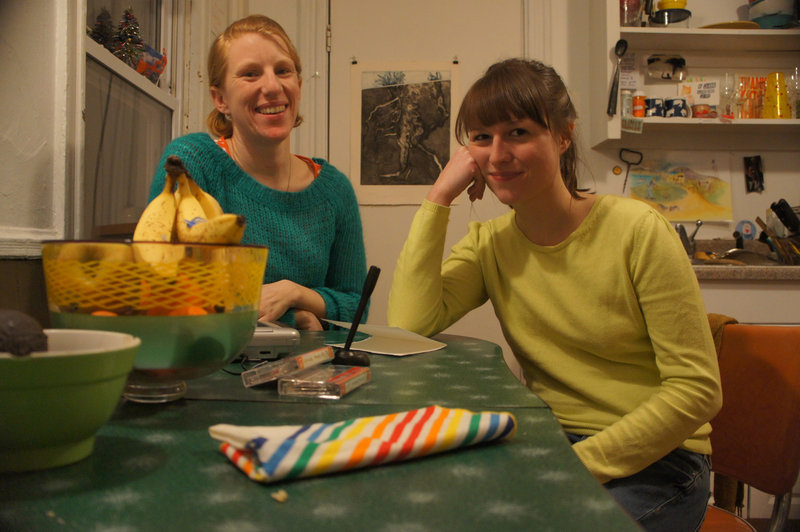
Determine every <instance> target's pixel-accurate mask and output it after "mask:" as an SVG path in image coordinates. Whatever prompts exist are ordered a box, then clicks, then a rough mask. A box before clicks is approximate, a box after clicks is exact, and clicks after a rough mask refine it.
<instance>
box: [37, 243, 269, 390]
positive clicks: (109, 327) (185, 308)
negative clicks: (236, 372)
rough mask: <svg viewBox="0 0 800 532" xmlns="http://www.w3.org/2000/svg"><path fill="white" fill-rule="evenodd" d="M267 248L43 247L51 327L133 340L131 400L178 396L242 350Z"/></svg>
mask: <svg viewBox="0 0 800 532" xmlns="http://www.w3.org/2000/svg"><path fill="white" fill-rule="evenodd" d="M266 262H267V248H265V247H263V246H248V245H233V244H188V243H169V242H129V241H126V242H110V241H105V242H102V241H46V242H43V244H42V265H43V268H44V277H45V286H46V290H47V301H48V307H49V311H50V320H51V324H52V325H53V327H56V328H68V329H95V330H106V331H118V332H124V333H128V334H132V335H134V336H137V337H139V338H141V340H142V346H141V349H140V350H139V354H138V355H137V357H136V361H135V363H134V365H133V370H132V371H131V374H130V376H129V378H128V382H127V384H126V386H125V391H124V394H123V395H124V396H125V397H126V398H127V399H129V400H132V401H137V402H144V403H162V402H168V401H173V400H176V399H179V398H181V397H183V395H184V394H185V393H186V382H185V381H186V380H190V379H195V378H198V377H202V376H204V375H207V374H209V373H212V372H214V371H216V370H218V369H220V368H221V367H223V366H225V365H226V364H227V363H229V362H230V361H231V360H232V359H233V358H234V357H235V356H237V355H238V354H239V353H241V352H242V350H243V349H244V347H245V346H246V345H247V343H248V341H249V340H250V338H251V337H252V335H253V331H254V330H255V326H256V321H257V313H258V303H259V298H260V295H261V284H262V280H263V276H264V268H265V267H266Z"/></svg>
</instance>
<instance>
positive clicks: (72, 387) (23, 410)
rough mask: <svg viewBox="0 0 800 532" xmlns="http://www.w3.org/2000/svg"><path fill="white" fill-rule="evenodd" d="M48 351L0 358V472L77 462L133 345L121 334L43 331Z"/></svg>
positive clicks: (119, 384) (122, 376) (89, 445)
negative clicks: (25, 355) (46, 339)
mask: <svg viewBox="0 0 800 532" xmlns="http://www.w3.org/2000/svg"><path fill="white" fill-rule="evenodd" d="M44 332H45V334H47V338H48V348H49V349H48V351H41V352H35V353H31V355H29V356H27V357H14V356H12V355H10V354H8V353H0V472H4V471H31V470H36V469H46V468H50V467H55V466H60V465H65V464H70V463H72V462H77V461H78V460H81V459H83V458H85V457H87V456H89V454H91V452H92V450H93V448H94V439H95V433H96V432H97V430H98V429H99V428H100V427H101V426H103V424H105V423H106V422H107V421H108V419H109V418H110V417H111V414H112V413H113V412H114V408H115V407H116V405H117V403H118V402H119V399H120V397H121V395H122V390H123V388H124V387H125V380H126V378H127V376H128V373H129V372H130V371H131V369H132V368H133V362H134V360H135V359H136V352H137V350H138V349H139V344H140V340H139V339H138V338H136V337H135V336H132V335H130V334H125V333H118V332H109V331H87V330H77V329H45V331H44Z"/></svg>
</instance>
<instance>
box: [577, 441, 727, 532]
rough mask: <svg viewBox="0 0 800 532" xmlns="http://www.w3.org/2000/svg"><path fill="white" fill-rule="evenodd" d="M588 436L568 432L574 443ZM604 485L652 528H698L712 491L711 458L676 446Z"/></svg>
mask: <svg viewBox="0 0 800 532" xmlns="http://www.w3.org/2000/svg"><path fill="white" fill-rule="evenodd" d="M587 437H588V436H580V435H577V434H569V433H567V438H569V441H570V442H571V443H577V442H579V441H581V440H583V439H585V438H587ZM603 487H604V488H606V489H607V490H608V492H609V493H610V494H611V496H612V497H614V499H616V501H617V503H618V504H619V505H620V506H622V508H623V509H624V510H625V511H627V512H628V513H629V514H630V515H631V517H633V519H635V520H636V521H637V522H638V523H639V524H640V525H641V526H642V527H643V528H644V529H645V530H647V531H648V532H654V531H665V532H667V531H668V532H682V531H687V532H688V531H696V530H698V529H699V528H700V525H702V524H703V519H704V518H705V514H706V507H707V505H708V498H709V495H710V493H711V460H710V459H709V457H708V456H707V455H704V454H698V453H693V452H691V451H686V450H684V449H675V450H674V451H672V452H671V453H669V454H668V455H667V456H665V457H664V458H662V459H661V460H659V461H658V462H655V463H653V464H651V465H650V466H648V467H646V468H645V469H643V470H641V471H639V472H638V473H635V474H633V475H631V476H629V477H625V478H616V479H614V480H610V481H608V482H606V483H605V484H604V485H603Z"/></svg>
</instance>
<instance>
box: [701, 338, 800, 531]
mask: <svg viewBox="0 0 800 532" xmlns="http://www.w3.org/2000/svg"><path fill="white" fill-rule="evenodd" d="M719 366H720V375H721V378H722V400H723V405H722V410H720V412H719V414H718V415H717V417H715V418H714V419H713V420H712V421H711V426H712V433H711V446H712V449H713V454H712V457H711V458H712V464H713V467H712V469H713V471H714V472H715V473H721V474H723V475H726V476H728V477H731V478H733V479H736V480H738V481H740V482H744V483H745V484H749V485H750V486H752V487H754V488H756V489H758V490H761V491H763V492H765V493H768V494H771V495H774V496H775V505H774V506H773V510H772V517H771V520H770V528H769V530H770V532H779V531H781V530H784V529H785V527H786V522H787V519H788V515H789V506H790V504H791V499H792V487H793V486H794V484H795V482H796V480H797V476H798V472H800V327H798V326H785V327H783V326H770V325H741V324H728V325H725V328H724V330H723V333H722V344H721V347H720V350H719ZM722 530H726V531H727V530H755V529H754V528H752V527H751V526H750V525H749V524H748V523H747V522H746V521H744V520H743V519H741V518H739V517H737V516H735V515H734V514H732V513H730V512H727V511H725V510H722V509H720V508H717V507H715V506H711V505H710V506H709V507H708V512H707V514H706V519H705V522H704V523H703V526H702V528H701V531H706V532H708V531H722Z"/></svg>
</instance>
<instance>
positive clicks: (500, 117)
mask: <svg viewBox="0 0 800 532" xmlns="http://www.w3.org/2000/svg"><path fill="white" fill-rule="evenodd" d="M513 118H530V119H531V120H533V121H534V122H536V123H537V124H539V125H541V126H542V127H545V128H547V129H548V130H549V131H550V133H551V134H552V135H553V136H554V137H555V138H556V139H558V138H568V139H569V140H570V143H569V146H568V147H567V149H566V150H565V151H564V153H562V154H561V158H560V166H561V177H562V179H563V180H564V184H565V185H566V186H567V190H569V193H570V194H571V195H572V197H574V198H580V197H581V196H580V195H579V194H578V172H577V159H578V154H577V147H576V144H575V142H574V139H573V138H572V124H574V123H575V119H576V118H577V113H576V112H575V106H574V105H573V104H572V100H570V97H569V93H568V92H567V87H566V86H565V85H564V82H563V81H562V80H561V77H560V76H559V75H558V73H556V71H555V70H554V69H553V68H552V67H550V66H547V65H545V64H543V63H540V62H539V61H535V60H529V59H506V60H505V61H500V62H499V63H495V64H493V65H492V66H490V67H489V69H488V70H487V71H486V73H485V74H484V75H483V76H482V77H481V78H480V79H478V81H476V82H475V83H474V84H473V85H472V87H470V89H469V91H467V94H466V95H465V96H464V101H463V102H461V108H460V109H459V111H458V117H457V118H456V124H455V133H456V138H457V139H458V142H459V143H460V144H462V145H464V144H466V143H467V138H468V133H469V130H470V129H474V128H475V127H480V126H491V125H494V124H497V123H498V122H504V121H506V120H511V119H513Z"/></svg>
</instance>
